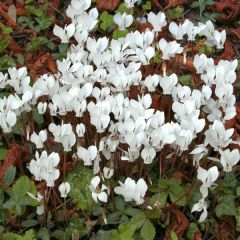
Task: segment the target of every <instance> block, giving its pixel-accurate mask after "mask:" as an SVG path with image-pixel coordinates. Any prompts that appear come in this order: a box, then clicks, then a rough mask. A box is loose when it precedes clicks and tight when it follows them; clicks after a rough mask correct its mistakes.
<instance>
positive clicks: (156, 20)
mask: <svg viewBox="0 0 240 240" xmlns="http://www.w3.org/2000/svg"><path fill="white" fill-rule="evenodd" d="M147 20H148V22H149V23H151V24H152V26H153V30H154V31H156V32H160V31H161V30H162V27H164V26H166V25H167V22H166V16H165V14H164V13H163V12H159V13H158V14H157V15H156V14H154V13H153V12H150V13H149V14H148V18H147Z"/></svg>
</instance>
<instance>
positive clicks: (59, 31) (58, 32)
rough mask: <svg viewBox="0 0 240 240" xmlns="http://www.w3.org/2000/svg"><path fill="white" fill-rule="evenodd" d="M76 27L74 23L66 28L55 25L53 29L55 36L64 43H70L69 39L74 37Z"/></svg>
mask: <svg viewBox="0 0 240 240" xmlns="http://www.w3.org/2000/svg"><path fill="white" fill-rule="evenodd" d="M74 32H75V25H74V24H73V23H71V24H69V25H68V26H65V27H64V28H61V27H59V26H58V25H55V26H54V28H53V34H54V35H55V36H57V37H59V38H60V39H61V42H62V43H68V42H69V39H70V38H71V37H72V36H73V35H74Z"/></svg>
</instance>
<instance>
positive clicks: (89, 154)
mask: <svg viewBox="0 0 240 240" xmlns="http://www.w3.org/2000/svg"><path fill="white" fill-rule="evenodd" d="M97 153H98V151H97V147H96V146H90V147H89V148H88V149H86V148H84V147H81V146H79V147H78V148H77V156H78V157H79V158H80V159H81V160H83V162H84V165H85V166H90V165H92V161H93V160H95V159H96V157H97Z"/></svg>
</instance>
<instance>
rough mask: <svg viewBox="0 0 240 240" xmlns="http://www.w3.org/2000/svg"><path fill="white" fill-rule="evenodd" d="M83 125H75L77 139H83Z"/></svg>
mask: <svg viewBox="0 0 240 240" xmlns="http://www.w3.org/2000/svg"><path fill="white" fill-rule="evenodd" d="M85 130H86V128H85V125H84V124H83V123H80V124H77V126H76V133H77V136H78V137H83V136H84V133H85Z"/></svg>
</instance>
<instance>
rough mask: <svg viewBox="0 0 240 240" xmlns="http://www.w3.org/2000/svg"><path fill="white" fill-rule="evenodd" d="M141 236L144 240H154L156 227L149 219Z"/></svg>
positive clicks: (143, 227)
mask: <svg viewBox="0 0 240 240" xmlns="http://www.w3.org/2000/svg"><path fill="white" fill-rule="evenodd" d="M140 234H141V237H142V238H143V239H144V240H152V239H154V237H155V234H156V230H155V227H154V226H153V224H152V222H151V221H150V220H149V219H147V220H146V221H145V222H144V224H143V226H142V229H141V231H140Z"/></svg>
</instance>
